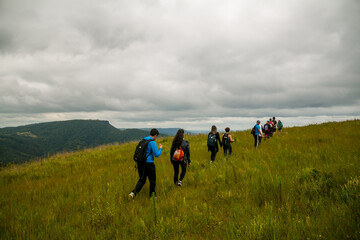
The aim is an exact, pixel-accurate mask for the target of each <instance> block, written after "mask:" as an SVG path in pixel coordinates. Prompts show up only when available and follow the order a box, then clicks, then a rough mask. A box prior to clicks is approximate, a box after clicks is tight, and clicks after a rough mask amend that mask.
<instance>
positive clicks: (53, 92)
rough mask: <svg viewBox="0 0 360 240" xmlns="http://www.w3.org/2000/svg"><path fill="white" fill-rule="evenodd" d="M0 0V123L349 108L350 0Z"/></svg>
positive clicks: (352, 98) (182, 119)
mask: <svg viewBox="0 0 360 240" xmlns="http://www.w3.org/2000/svg"><path fill="white" fill-rule="evenodd" d="M0 4H1V5H0V33H1V34H0V63H1V64H0V106H1V107H0V122H2V125H3V126H6V125H7V124H8V122H11V121H13V122H24V123H25V122H33V121H36V119H37V120H38V121H39V122H41V121H46V120H62V119H68V118H93V117H95V118H102V119H108V120H110V121H111V122H112V121H114V122H116V123H117V124H119V127H131V126H132V125H136V124H135V123H137V122H138V123H142V124H144V123H146V120H151V121H158V122H162V123H164V124H165V125H166V124H168V125H171V123H173V125H179V124H182V123H184V124H185V123H186V124H188V125H189V126H190V125H191V121H193V122H195V121H198V122H207V121H208V120H209V121H211V120H213V118H216V119H220V118H222V117H233V118H236V119H241V118H244V119H247V118H251V117H253V118H255V117H256V118H258V117H266V116H273V115H276V116H282V117H284V118H286V117H289V118H290V117H296V116H313V117H319V116H336V115H338V116H350V117H353V116H355V117H356V116H359V115H360V109H359V107H358V106H359V104H360V98H359V96H360V79H359V77H360V68H359V67H358V65H359V62H360V46H359V40H360V39H359V36H360V30H359V28H358V26H357V25H358V22H359V20H360V14H359V12H360V3H359V2H358V1H356V0H345V1H336V2H328V1H324V0H323V1H316V2H314V1H310V0H306V1H301V2H299V1H295V0H291V1H286V2H282V3H280V2H278V1H267V2H262V3H257V2H254V1H250V0H243V1H232V0H228V1H219V0H211V1H196V2H194V1H176V0H173V1H160V0H159V1H151V2H148V1H140V0H139V1H131V2H128V1H121V0H119V1H101V2H98V1H85V0H83V1H76V2H74V1H70V0H65V1H60V2H59V1H55V0H50V1H45V0H34V1H31V2H27V1H25V2H24V1H20V0H11V1H10V0H3V1H1V2H0ZM104 113H106V114H104ZM24 115H26V116H28V118H24V117H22V116H24ZM102 116H103V117H102ZM1 119H2V120H1ZM16 119H18V120H16ZM20 119H21V120H20ZM26 119H28V120H26ZM319 119H320V118H319ZM123 125H127V126H123Z"/></svg>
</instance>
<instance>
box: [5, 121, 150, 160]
mask: <svg viewBox="0 0 360 240" xmlns="http://www.w3.org/2000/svg"><path fill="white" fill-rule="evenodd" d="M147 135H148V132H147V131H143V130H139V129H126V130H119V129H117V128H115V127H113V126H112V125H111V124H110V123H109V122H108V121H101V120H70V121H59V122H47V123H39V124H31V125H26V126H20V127H8V128H1V129H0V164H7V163H21V162H26V161H28V160H30V159H33V158H38V157H44V156H48V155H52V154H54V153H57V152H63V151H73V150H78V149H83V148H93V147H96V146H99V145H103V144H109V143H114V142H118V143H122V142H127V141H133V140H138V139H140V138H142V137H145V136H147Z"/></svg>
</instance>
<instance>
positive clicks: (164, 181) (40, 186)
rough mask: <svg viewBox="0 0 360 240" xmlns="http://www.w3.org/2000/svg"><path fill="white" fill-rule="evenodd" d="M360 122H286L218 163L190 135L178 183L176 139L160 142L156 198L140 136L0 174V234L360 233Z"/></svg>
mask: <svg viewBox="0 0 360 240" xmlns="http://www.w3.org/2000/svg"><path fill="white" fill-rule="evenodd" d="M359 127H360V122H359V121H358V120H355V121H347V122H342V123H326V124H322V125H311V126H306V127H295V128H289V129H285V130H284V133H283V135H282V136H278V135H277V136H275V137H273V138H272V139H270V140H267V141H265V142H262V144H261V145H260V147H259V149H257V150H255V149H254V147H253V138H252V136H251V135H250V130H249V131H244V132H235V133H233V135H234V136H235V138H236V143H234V144H233V155H232V156H231V157H229V158H224V157H223V153H222V152H221V151H222V149H221V150H220V151H219V153H218V155H217V157H216V161H215V162H214V163H213V164H210V153H209V152H207V147H206V135H194V136H186V138H187V139H188V140H189V142H190V148H191V160H192V165H191V167H189V168H188V171H187V174H186V176H185V179H184V181H183V187H182V188H179V187H176V186H174V185H173V182H172V178H173V168H172V166H171V164H170V160H169V149H170V145H171V138H163V139H159V140H158V141H157V142H158V143H162V144H163V146H164V151H163V154H162V156H161V157H160V158H157V159H156V160H155V161H156V174H157V185H156V192H157V195H158V196H159V197H160V199H158V200H157V201H152V200H151V199H149V198H148V193H149V184H148V183H147V184H146V185H145V186H144V188H143V189H142V191H141V192H140V193H139V194H138V195H137V196H136V198H135V200H134V201H129V200H128V198H127V195H128V194H129V193H130V191H131V190H132V189H133V188H134V186H135V184H136V182H137V179H138V174H137V171H136V170H135V168H134V162H133V160H132V157H133V154H134V149H135V146H136V143H127V144H123V145H108V146H102V147H99V148H95V149H90V150H83V151H79V152H74V153H63V154H59V155H56V156H53V157H51V158H49V159H44V160H42V161H39V162H32V163H27V164H23V165H17V166H12V167H9V168H5V169H2V170H1V171H0V186H1V187H0V239H116V238H118V239H306V238H309V239H346V238H349V239H359V238H360V232H359V229H360V226H359V222H360V210H359V209H360V186H359V179H360V161H359V160H360V159H359V153H360V140H359V137H360V134H359Z"/></svg>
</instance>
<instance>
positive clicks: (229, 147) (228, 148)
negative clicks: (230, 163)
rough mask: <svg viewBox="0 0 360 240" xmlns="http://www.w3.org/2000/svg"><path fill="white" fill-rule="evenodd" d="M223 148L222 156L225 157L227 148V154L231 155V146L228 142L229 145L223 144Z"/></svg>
mask: <svg viewBox="0 0 360 240" xmlns="http://www.w3.org/2000/svg"><path fill="white" fill-rule="evenodd" d="M223 149H224V156H225V157H226V155H227V152H228V150H229V156H231V153H232V147H231V145H230V144H229V146H223Z"/></svg>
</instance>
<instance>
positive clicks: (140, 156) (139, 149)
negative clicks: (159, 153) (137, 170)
mask: <svg viewBox="0 0 360 240" xmlns="http://www.w3.org/2000/svg"><path fill="white" fill-rule="evenodd" d="M151 141H154V140H153V139H150V140H145V139H142V140H141V141H140V142H139V144H138V145H137V146H136V148H135V153H134V161H135V162H136V163H137V164H139V163H140V164H141V163H145V162H146V158H147V157H148V156H146V150H147V146H148V144H149V142H151Z"/></svg>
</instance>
